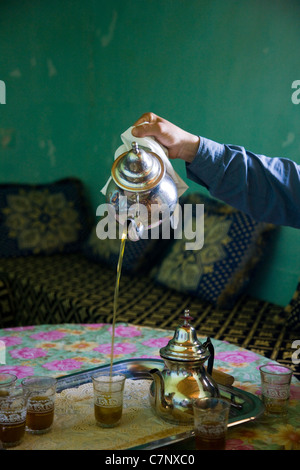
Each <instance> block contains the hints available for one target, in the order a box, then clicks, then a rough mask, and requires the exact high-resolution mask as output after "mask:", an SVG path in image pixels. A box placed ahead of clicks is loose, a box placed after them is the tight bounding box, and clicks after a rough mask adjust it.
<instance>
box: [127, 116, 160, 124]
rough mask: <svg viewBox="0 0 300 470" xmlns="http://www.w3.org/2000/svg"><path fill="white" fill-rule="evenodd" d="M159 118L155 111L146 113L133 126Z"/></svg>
mask: <svg viewBox="0 0 300 470" xmlns="http://www.w3.org/2000/svg"><path fill="white" fill-rule="evenodd" d="M157 119H158V116H156V114H154V113H144V114H143V115H142V116H141V117H140V118H139V119H138V120H137V121H135V123H134V124H133V126H139V125H140V124H142V123H143V122H150V123H151V122H155V121H156V120H157Z"/></svg>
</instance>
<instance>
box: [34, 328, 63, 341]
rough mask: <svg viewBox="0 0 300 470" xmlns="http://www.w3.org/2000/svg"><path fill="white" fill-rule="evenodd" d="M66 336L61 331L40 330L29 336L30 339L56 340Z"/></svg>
mask: <svg viewBox="0 0 300 470" xmlns="http://www.w3.org/2000/svg"><path fill="white" fill-rule="evenodd" d="M65 336H66V333H64V332H62V331H58V330H57V331H55V330H54V331H41V332H40V333H35V334H33V335H31V336H30V338H32V339H38V340H42V341H58V340H60V339H62V338H64V337H65Z"/></svg>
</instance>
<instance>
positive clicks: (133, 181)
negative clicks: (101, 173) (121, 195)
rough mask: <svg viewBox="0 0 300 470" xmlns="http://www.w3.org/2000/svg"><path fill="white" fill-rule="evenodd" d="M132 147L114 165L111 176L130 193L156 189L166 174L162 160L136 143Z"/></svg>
mask: <svg viewBox="0 0 300 470" xmlns="http://www.w3.org/2000/svg"><path fill="white" fill-rule="evenodd" d="M131 145H132V149H131V150H129V152H125V153H122V154H121V155H120V156H119V157H118V158H117V159H116V160H115V161H114V163H113V166H112V170H111V174H112V178H113V180H114V182H115V183H116V184H117V185H118V186H119V187H121V188H122V189H125V190H129V191H137V192H138V191H147V190H149V189H151V188H154V187H155V186H156V185H157V184H158V183H159V182H160V180H161V179H162V178H163V176H164V174H165V166H164V163H163V161H162V159H161V158H160V157H159V156H158V155H156V154H155V153H153V152H151V151H150V150H149V149H146V148H144V147H141V146H138V144H137V143H136V142H132V144H131ZM146 150H147V151H146Z"/></svg>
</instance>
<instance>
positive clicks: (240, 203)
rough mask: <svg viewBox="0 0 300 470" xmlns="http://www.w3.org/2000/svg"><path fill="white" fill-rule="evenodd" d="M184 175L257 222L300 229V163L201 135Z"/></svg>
mask: <svg viewBox="0 0 300 470" xmlns="http://www.w3.org/2000/svg"><path fill="white" fill-rule="evenodd" d="M186 170H187V176H188V178H190V179H191V180H193V181H195V182H196V183H199V184H201V185H202V186H205V187H206V188H207V189H208V190H209V192H210V194H211V195H212V196H213V197H215V198H217V199H220V200H222V201H224V202H226V203H227V204H229V205H231V206H233V207H235V208H237V209H239V210H241V211H243V212H245V213H247V214H249V215H250V216H251V217H252V218H253V219H255V220H258V221H264V222H270V223H273V224H276V225H288V226H291V227H296V228H300V166H299V165H297V164H296V163H295V162H293V161H292V160H289V159H287V158H276V157H274V158H270V157H266V156H264V155H256V154H254V153H252V152H249V151H247V150H245V149H244V148H243V147H239V146H235V145H223V144H218V143H217V142H214V141H212V140H209V139H206V138H205V137H200V145H199V149H198V152H197V154H196V156H195V158H194V160H193V161H192V163H188V164H186Z"/></svg>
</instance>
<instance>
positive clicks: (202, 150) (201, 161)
mask: <svg viewBox="0 0 300 470" xmlns="http://www.w3.org/2000/svg"><path fill="white" fill-rule="evenodd" d="M199 137H200V144H199V147H198V151H197V153H196V155H195V158H194V159H193V161H192V162H191V163H186V172H187V176H188V178H190V179H191V180H193V181H196V182H197V183H199V184H201V185H202V186H205V187H206V188H208V187H209V186H210V182H211V181H212V180H213V179H214V177H215V174H216V168H218V167H219V166H220V165H222V161H223V157H224V153H225V145H223V144H219V143H217V142H214V141H213V140H210V139H207V138H206V137H201V136H199Z"/></svg>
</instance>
